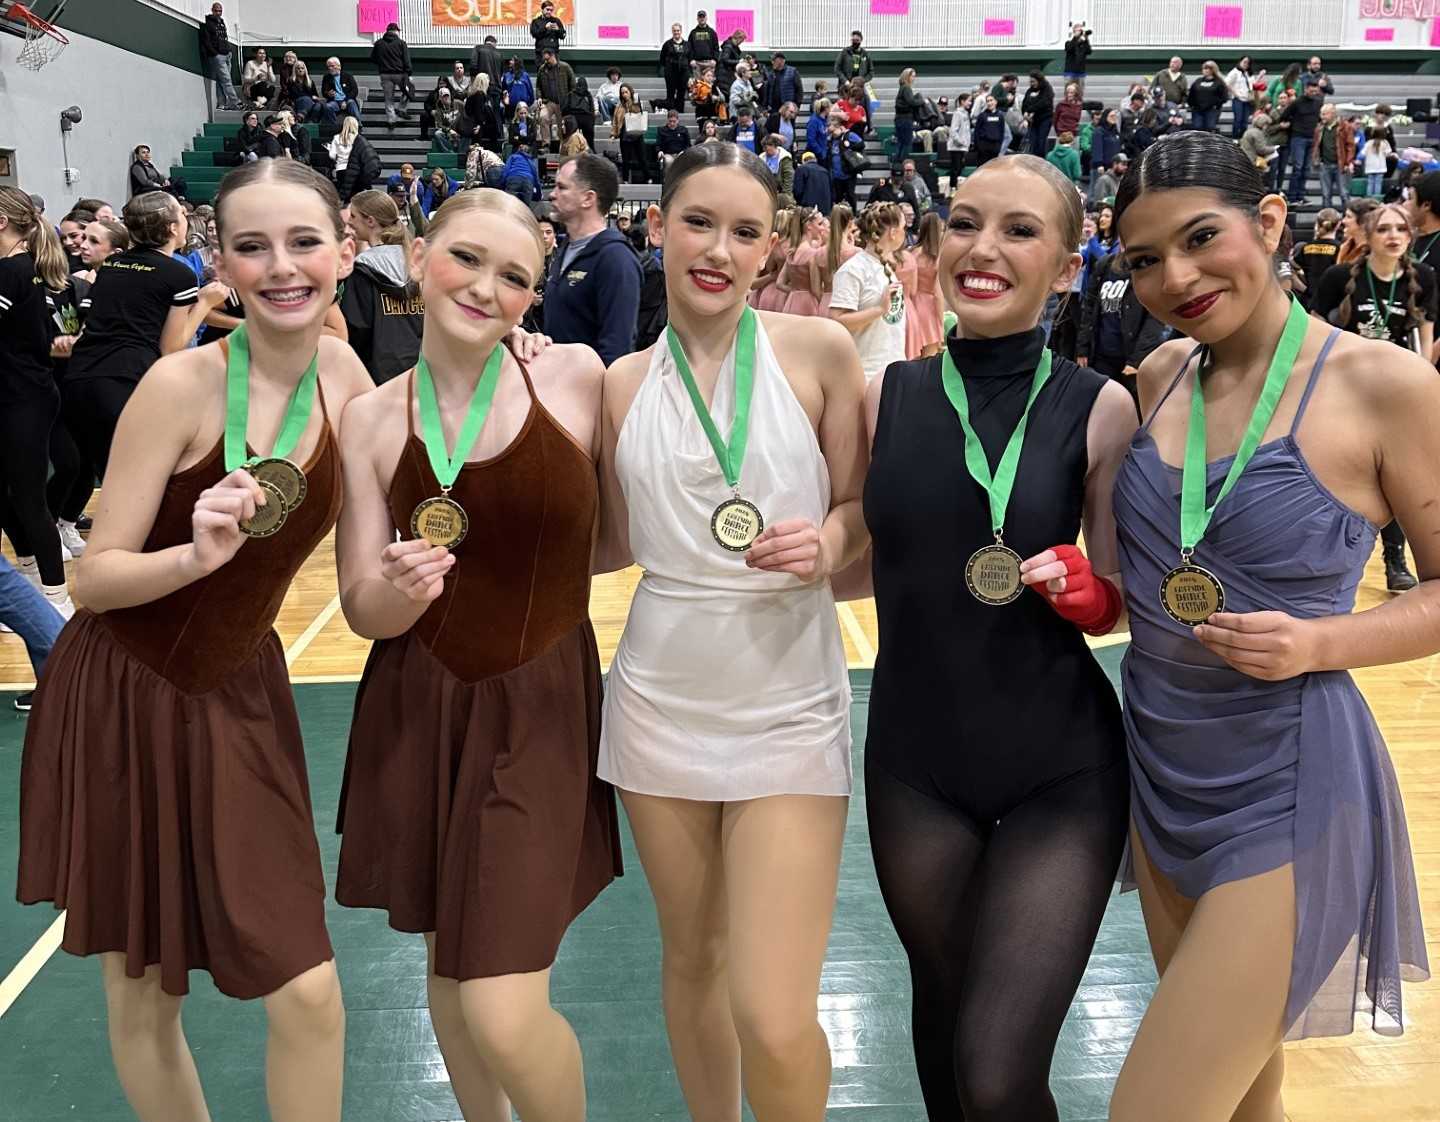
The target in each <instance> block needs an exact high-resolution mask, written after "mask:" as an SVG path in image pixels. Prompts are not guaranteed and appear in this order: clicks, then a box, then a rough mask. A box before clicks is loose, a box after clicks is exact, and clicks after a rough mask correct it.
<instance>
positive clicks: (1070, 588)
mask: <svg viewBox="0 0 1440 1122" xmlns="http://www.w3.org/2000/svg"><path fill="white" fill-rule="evenodd" d="M1051 549H1052V550H1053V551H1054V553H1055V557H1056V559H1057V560H1059V561H1063V562H1065V591H1064V592H1062V593H1060V594H1059V595H1058V596H1056V595H1053V594H1051V593H1050V592H1048V591H1046V592H1045V599H1046V600H1048V601H1049V602H1050V606H1051V607H1052V608H1054V609H1055V611H1056V612H1057V613H1058V614H1059V615H1060V616H1061V617H1062V618H1063V619H1068V620H1069V621H1070V622H1071V623H1073V624H1074V625H1075V626H1076V627H1078V628H1079V629H1080V630H1081V631H1083V632H1085V633H1086V634H1087V635H1104V634H1105V633H1106V632H1108V631H1109V630H1110V629H1111V628H1112V627H1114V626H1115V621H1116V620H1117V619H1119V618H1120V613H1121V611H1123V610H1124V607H1125V602H1124V600H1123V599H1122V597H1121V596H1120V590H1119V589H1118V588H1116V587H1115V586H1114V585H1113V584H1112V583H1111V582H1110V581H1108V580H1106V579H1105V578H1104V577H1097V576H1096V575H1095V571H1094V570H1093V569H1092V568H1091V567H1090V559H1089V558H1088V557H1086V556H1085V555H1084V554H1083V553H1081V552H1080V551H1079V550H1078V549H1076V548H1075V547H1074V546H1073V545H1056V546H1051Z"/></svg>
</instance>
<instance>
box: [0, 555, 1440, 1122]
mask: <svg viewBox="0 0 1440 1122" xmlns="http://www.w3.org/2000/svg"><path fill="white" fill-rule="evenodd" d="M333 561H334V558H333V552H332V546H331V543H330V542H329V541H327V542H326V544H325V545H324V546H323V547H322V548H321V549H320V550H319V551H318V552H317V553H316V554H315V556H314V557H313V558H312V559H311V560H310V561H309V563H308V564H307V565H306V566H305V568H304V570H303V571H302V573H301V574H300V576H299V579H298V580H297V581H296V583H295V585H294V587H293V589H292V590H291V593H290V595H289V596H288V598H287V599H286V601H285V605H284V608H283V610H282V611H281V614H280V618H279V620H278V623H277V630H278V631H279V634H280V637H281V639H282V640H283V642H284V643H285V646H286V649H287V652H288V655H289V659H290V663H291V673H292V675H293V677H294V681H295V683H296V697H297V702H298V706H299V710H300V715H301V720H302V724H303V726H304V730H305V738H306V747H307V754H308V757H309V762H310V772H311V782H312V791H313V796H314V801H315V818H316V829H317V831H318V832H319V835H320V838H321V843H322V849H323V853H324V858H325V864H326V875H327V878H329V880H330V881H331V883H332V884H333V878H334V874H335V862H336V855H337V851H338V844H337V839H336V837H335V835H334V832H333V827H334V810H335V801H336V797H337V795H338V790H339V778H340V769H341V767H342V764H343V759H344V751H345V737H346V733H347V729H348V725H349V717H350V706H351V704H352V701H353V696H354V682H355V681H356V680H357V679H358V676H359V673H360V670H361V668H362V666H363V664H364V659H365V654H366V650H367V646H368V644H367V643H366V642H365V641H363V640H361V639H359V638H357V637H356V636H354V635H352V634H351V633H350V631H349V630H348V629H347V628H346V626H345V621H344V618H343V616H342V615H341V614H340V611H339V601H338V599H337V597H336V584H335V573H334V564H333ZM638 575H639V574H638V571H637V570H630V571H628V572H625V573H619V574H613V575H610V576H606V577H603V578H600V579H597V580H596V582H595V586H594V590H593V593H592V597H591V611H592V616H593V618H594V622H595V628H596V632H597V634H598V636H599V642H600V649H601V655H602V659H603V661H604V662H605V663H606V665H608V663H609V659H610V657H611V655H612V654H613V652H614V649H615V646H616V644H617V642H618V641H619V638H620V633H621V630H622V628H623V626H624V622H625V613H626V610H627V608H628V605H629V602H630V596H631V593H632V591H633V589H634V586H635V582H636V580H637V579H638ZM1385 597H1386V593H1385V591H1384V581H1383V573H1382V571H1381V568H1380V563H1379V554H1378V552H1377V554H1376V557H1375V558H1374V559H1372V562H1371V565H1370V568H1369V570H1368V571H1367V573H1366V577H1365V581H1364V583H1363V584H1362V586H1361V589H1360V598H1359V607H1360V608H1362V609H1363V608H1368V607H1373V606H1374V605H1376V604H1378V603H1380V602H1381V601H1382V600H1383V599H1384V598H1385ZM839 615H840V622H841V625H842V628H841V630H842V634H843V635H844V638H845V649H846V656H847V659H848V661H849V665H850V668H851V677H852V682H853V685H854V693H855V706H854V711H853V715H854V725H855V742H856V749H855V762H856V767H855V775H856V781H857V785H856V796H855V798H854V799H853V800H852V804H851V810H850V820H849V827H848V831H847V835H846V845H845V852H844V865H843V868H842V873H841V883H840V897H839V903H838V906H837V909H836V915H835V924H834V931H833V934H832V937H831V940H830V948H829V954H828V958H827V962H826V967H825V973H824V980H823V986H822V993H821V998H820V1016H821V1020H822V1023H823V1024H824V1027H825V1029H826V1031H827V1033H828V1034H829V1038H830V1043H831V1048H832V1052H833V1056H834V1079H833V1083H832V1091H831V1098H830V1110H829V1112H828V1115H827V1117H828V1118H829V1119H830V1120H832V1122H833V1120H837V1119H840V1120H845V1122H862V1120H863V1122H923V1120H924V1118H925V1113H924V1110H923V1107H922V1106H921V1105H920V1094H919V1088H918V1085H917V1083H916V1080H915V1075H914V1068H913V1063H912V1059H911V1047H910V1041H909V1025H908V1016H909V982H908V974H907V971H906V968H905V962H904V958H903V954H902V953H901V950H900V947H899V944H898V943H897V942H896V940H895V937H894V934H893V932H892V930H891V928H890V926H889V922H888V919H887V917H886V915H885V909H884V905H883V903H882V901H881V899H880V895H879V890H878V888H877V886H876V883H875V876H874V869H873V866H872V864H871V861H870V855H869V849H868V842H867V839H866V831H865V807H864V792H863V787H862V785H861V777H862V775H863V770H864V769H863V767H862V766H861V759H862V752H863V744H864V732H865V717H866V711H867V708H868V699H869V677H870V675H869V670H870V668H871V667H872V666H873V665H874V658H875V648H876V643H877V637H876V625H875V612H874V604H873V602H871V601H862V602H857V603H854V604H847V605H841V606H840V608H839ZM1125 641H1126V637H1125V636H1119V637H1116V636H1110V637H1107V638H1106V639H1104V640H1100V641H1098V642H1097V643H1096V646H1097V647H1098V650H1097V657H1098V658H1099V659H1100V660H1101V662H1102V663H1103V664H1104V665H1105V667H1106V669H1107V672H1109V674H1110V676H1111V679H1112V681H1114V680H1115V678H1116V671H1117V668H1118V665H1119V661H1120V658H1121V656H1122V655H1123V652H1124V645H1125ZM1437 676H1440V656H1436V657H1434V658H1430V659H1426V660H1422V661H1418V662H1413V663H1408V664H1404V665H1400V666H1393V667H1384V668H1380V669H1374V670H1366V671H1362V672H1359V673H1358V674H1357V675H1356V677H1357V678H1358V680H1359V682H1360V684H1361V687H1362V689H1363V690H1364V693H1365V695H1366V697H1367V698H1368V700H1369V702H1370V705H1371V706H1372V708H1373V709H1374V710H1375V713H1376V716H1377V717H1378V719H1379V722H1380V725H1381V728H1382V729H1383V730H1384V733H1385V736H1386V738H1387V740H1388V742H1389V745H1390V751H1391V753H1392V756H1393V758H1394V761H1395V767H1396V771H1397V772H1398V774H1399V777H1400V782H1401V786H1402V788H1403V790H1404V795H1405V803H1406V808H1407V811H1408V816H1409V823H1410V836H1411V839H1412V841H1413V844H1414V848H1415V854H1416V864H1417V867H1418V872H1419V876H1420V894H1421V900H1422V904H1423V905H1424V906H1425V912H1426V920H1427V923H1426V932H1427V939H1428V944H1429V951H1430V957H1431V961H1432V962H1436V963H1440V752H1437V751H1436V747H1437V740H1440V683H1437ZM30 680H31V676H30V670H29V665H28V663H27V662H26V659H25V653H24V648H23V646H22V645H21V643H20V641H19V640H18V638H16V637H15V636H13V635H0V706H3V710H0V789H3V791H4V797H5V799H6V800H7V801H8V805H9V808H10V810H9V812H7V813H0V879H3V878H10V877H12V876H13V870H14V867H15V854H16V848H17V837H16V834H17V828H16V814H15V809H14V808H15V805H16V802H15V799H16V795H15V791H16V787H17V784H18V774H19V760H20V747H21V743H22V741H23V738H24V727H25V718H24V717H23V716H22V715H20V714H17V713H14V712H13V711H12V710H11V707H10V697H11V693H9V692H4V691H15V690H18V689H24V688H28V686H29V682H30ZM625 850H626V863H627V873H626V876H625V877H624V878H622V879H621V880H619V881H617V882H616V883H615V884H613V885H612V886H611V887H610V888H608V889H607V890H606V891H605V892H604V893H603V894H602V895H601V897H600V899H599V900H598V901H597V902H596V903H595V904H594V905H593V906H592V907H591V908H590V909H589V910H588V911H587V912H586V914H585V915H583V916H582V917H581V918H580V920H579V921H577V923H576V924H575V926H574V927H573V928H572V930H571V932H570V935H569V936H568V938H567V940H566V942H565V945H564V947H563V948H562V951H561V956H560V959H559V961H558V963H557V965H556V970H555V974H554V996H555V1000H556V1002H557V1005H558V1007H559V1008H560V1009H561V1010H562V1011H563V1012H564V1013H565V1015H566V1016H567V1017H569V1019H570V1020H571V1022H572V1024H574V1025H575V1028H576V1031H577V1032H578V1034H579V1036H580V1039H581V1044H582V1047H583V1049H584V1052H585V1058H586V1073H587V1082H588V1085H589V1092H590V1109H589V1117H590V1118H591V1119H594V1120H597V1122H609V1120H615V1122H620V1120H622V1119H623V1120H625V1122H638V1120H641V1119H655V1120H665V1122H682V1120H684V1119H685V1118H687V1117H688V1116H687V1115H686V1113H685V1110H684V1104H683V1101H682V1099H681V1097H680V1094H679V1091H678V1089H677V1087H676V1084H675V1078H674V1071H673V1068H672V1066H671V1064H670V1059H669V1054H668V1050H667V1047H666V1043H665V1035H664V1025H663V1021H662V1019H661V1015H660V1007H659V982H658V974H657V969H658V962H659V945H658V937H657V934H656V928H655V919H654V910H653V906H652V904H651V901H650V897H649V893H648V890H647V889H646V887H645V884H644V878H643V874H642V873H641V870H640V865H639V861H638V859H637V858H636V855H635V851H634V847H633V845H632V844H631V841H630V837H629V834H628V831H627V832H626V834H625ZM10 883H13V881H12V882H10ZM5 895H6V896H7V897H8V896H9V892H8V891H7V892H6V893H5ZM329 918H330V925H331V933H332V937H333V940H334V943H335V947H336V954H337V961H338V964H339V969H340V974H341V981H342V985H343V987H344V990H345V997H346V1007H347V1010H348V1036H347V1075H346V1080H347V1081H346V1103H345V1117H346V1119H353V1120H356V1122H411V1120H413V1122H453V1120H458V1119H460V1112H459V1109H458V1108H457V1107H456V1105H455V1100H454V1098H453V1096H452V1095H451V1093H450V1089H449V1084H448V1082H447V1077H446V1073H445V1068H444V1064H443V1062H442V1061H441V1058H440V1055H439V1052H438V1050H437V1049H436V1047H435V1043H434V1038H433V1035H432V1033H431V1031H430V1025H429V1020H428V1017H427V1015H426V1013H425V996H424V995H425V984H424V971H425V961H424V952H423V948H422V947H421V944H420V941H419V940H418V939H417V938H415V937H411V936H402V935H398V934H396V933H395V932H392V931H390V930H389V928H388V927H386V926H385V924H384V922H383V920H382V919H381V917H380V915H379V914H378V913H374V912H357V911H350V910H347V909H340V908H336V907H334V906H333V904H332V906H331V909H330V917H329ZM61 922H63V919H57V918H56V915H55V913H54V912H52V911H49V910H48V909H45V908H21V907H20V906H18V905H17V904H14V903H13V902H3V901H0V976H4V981H3V982H0V1119H3V1120H5V1122H58V1120H59V1119H68V1120H75V1119H80V1120H83V1122H112V1120H113V1122H120V1120H124V1119H129V1118H131V1115H130V1114H129V1112H128V1108H127V1107H126V1105H125V1103H124V1099H123V1096H122V1094H121V1091H120V1088H119V1085H118V1083H117V1081H116V1079H115V1076H114V1073H113V1070H112V1068H111V1065H110V1062H109V1054H108V1047H107V1042H106V1034H105V1021H104V1004H103V1000H102V997H101V993H100V985H99V976H98V969H97V967H96V965H95V964H94V963H92V962H89V961H84V960H80V959H75V958H72V957H71V956H69V955H66V954H64V953H63V952H58V953H57V952H55V950H54V948H55V946H56V945H57V944H58V941H59V935H60V931H61V927H60V924H61ZM191 985H192V995H191V998H190V1000H189V1002H188V1003H187V1006H186V1031H187V1034H188V1036H189V1039H190V1041H191V1044H192V1047H193V1048H194V1050H195V1052H196V1055H197V1057H198V1061H199V1066H200V1072H201V1078H202V1080H203V1081H204V1083H205V1086H206V1089H207V1094H208V1097H209V1101H210V1106H211V1110H212V1114H213V1116H214V1117H215V1118H216V1119H217V1120H222V1119H223V1120H240V1119H245V1120H253V1119H263V1118H264V1117H265V1116H266V1113H265V1107H264V1097H263V1093H264V1092H263V1080H264V1076H263V1028H264V1025H263V1014H262V1010H261V1008H260V1005H259V1003H258V1002H247V1003H240V1002H234V1001H230V1000H228V999H224V998H222V997H220V996H219V995H218V994H217V993H216V992H215V990H214V989H213V987H212V986H211V985H210V983H209V980H208V978H207V977H205V976H204V975H202V974H198V973H197V974H194V975H192V980H191ZM1153 986H1154V970H1153V968H1152V967H1151V964H1150V959H1149V955H1148V952H1147V948H1146V944H1145V939H1144V928H1143V924H1142V923H1141V921H1140V916H1139V908H1138V906H1137V903H1136V899H1135V897H1134V895H1133V894H1131V895H1127V896H1124V897H1120V896H1117V897H1115V898H1114V899H1113V900H1112V902H1111V906H1110V909H1109V912H1108V914H1107V916H1106V920H1105V923H1104V926H1103V927H1102V930H1101V934H1100V938H1099V940H1098V942H1097V944H1096V947H1095V951H1094V954H1093V956H1092V958H1091V962H1090V966H1089V969H1088V971H1087V973H1086V975H1085V978H1084V980H1083V982H1082V984H1081V987H1080V990H1079V992H1078V993H1077V995H1076V998H1075V1002H1074V1004H1073V1006H1072V1009H1071V1012H1070V1017H1069V1019H1068V1021H1067V1023H1066V1026H1065V1030H1064V1032H1063V1033H1062V1036H1061V1040H1060V1046H1059V1050H1058V1052H1057V1056H1056V1061H1055V1065H1054V1068H1053V1071H1052V1080H1051V1083H1052V1087H1053V1088H1054V1091H1055V1095H1056V1099H1057V1101H1058V1102H1059V1104H1060V1111H1061V1116H1062V1118H1064V1119H1065V1120H1066V1122H1090V1120H1099V1119H1104V1118H1105V1116H1106V1103H1107V1101H1108V1098H1109V1094H1110V1089H1111V1086H1112V1085H1113V1082H1114V1079H1115V1076H1116V1074H1117V1073H1118V1071H1119V1069H1120V1064H1121V1062H1122V1061H1123V1058H1124V1055H1125V1051H1126V1049H1127V1047H1128V1045H1129V1041H1130V1038H1131V1037H1132V1036H1133V1034H1134V1031H1135V1028H1136V1025H1137V1024H1138V1023H1139V1017H1140V1015H1141V1013H1142V1012H1143V1009H1144V1006H1145V1002H1146V1000H1147V999H1148V997H1149V995H1150V993H1151V991H1152V989H1153ZM1405 1008H1406V1014H1407V1021H1408V1025H1407V1030H1406V1034H1405V1035H1404V1036H1403V1037H1401V1038H1398V1039H1386V1038H1381V1037H1378V1036H1375V1035H1373V1034H1371V1033H1369V1032H1357V1033H1355V1034H1353V1035H1351V1036H1347V1037H1338V1038H1334V1039H1329V1040H1322V1041H1309V1042H1305V1043H1304V1044H1301V1045H1297V1046H1293V1047H1291V1048H1290V1050H1289V1054H1288V1067H1287V1077H1286V1106H1287V1115H1288V1118H1289V1119H1291V1120H1293V1122H1369V1120H1374V1122H1382V1120H1383V1122H1437V1120H1440V983H1432V984H1428V985H1420V986H1412V987H1409V988H1407V990H1406V993H1405ZM996 1015H997V1016H1002V1015H1003V1010H997V1011H996ZM1235 1015H1236V1016H1237V1017H1240V1016H1243V1015H1244V1010H1243V1009H1237V1010H1236V1011H1235ZM748 1117H749V1115H748V1113H747V1118H748ZM1157 1122H1161V1120H1157ZM1217 1122H1218V1120H1217Z"/></svg>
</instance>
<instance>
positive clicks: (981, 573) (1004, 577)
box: [965, 542, 1025, 607]
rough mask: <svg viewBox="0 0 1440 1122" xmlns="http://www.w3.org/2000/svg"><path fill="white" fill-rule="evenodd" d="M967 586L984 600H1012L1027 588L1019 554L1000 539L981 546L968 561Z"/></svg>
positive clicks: (994, 602) (1004, 602) (997, 602)
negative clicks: (1021, 576) (1022, 579)
mask: <svg viewBox="0 0 1440 1122" xmlns="http://www.w3.org/2000/svg"><path fill="white" fill-rule="evenodd" d="M965 587H967V588H968V589H970V595H972V596H974V597H975V599H977V600H979V601H980V602H981V603H982V604H991V605H994V606H997V607H998V606H999V605H1001V604H1008V603H1010V602H1011V601H1012V600H1015V599H1016V598H1017V597H1018V596H1019V595H1020V593H1021V592H1023V591H1024V590H1025V585H1024V584H1023V583H1022V582H1021V580H1020V555H1019V554H1018V553H1016V552H1015V551H1014V550H1013V549H1011V548H1010V547H1009V546H1008V545H1004V544H1003V543H1001V542H996V543H995V544H994V545H987V546H982V547H981V548H979V549H977V550H976V551H975V552H974V553H972V554H971V555H970V560H969V561H967V562H965Z"/></svg>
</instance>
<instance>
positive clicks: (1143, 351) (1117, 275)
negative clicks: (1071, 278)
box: [1075, 253, 1165, 367]
mask: <svg viewBox="0 0 1440 1122" xmlns="http://www.w3.org/2000/svg"><path fill="white" fill-rule="evenodd" d="M1122 280H1123V281H1124V282H1125V292H1124V295H1123V296H1122V297H1121V303H1120V337H1121V341H1122V344H1123V346H1124V348H1125V349H1124V353H1123V354H1122V355H1121V357H1122V358H1123V359H1124V361H1125V365H1127V366H1136V367H1138V366H1139V365H1140V364H1141V363H1142V362H1144V361H1145V359H1146V357H1147V356H1148V355H1149V354H1150V352H1151V351H1153V350H1154V349H1155V348H1156V347H1158V346H1159V345H1160V344H1161V343H1163V342H1164V341H1165V325H1164V324H1163V323H1162V322H1160V320H1158V319H1156V318H1155V317H1154V316H1152V315H1151V314H1150V313H1149V312H1147V311H1146V310H1145V305H1144V304H1142V303H1140V298H1139V297H1138V296H1136V295H1135V286H1134V285H1133V284H1131V283H1130V276H1129V274H1128V273H1127V272H1126V271H1125V268H1124V263H1123V262H1122V261H1121V260H1120V255H1119V254H1118V253H1112V254H1110V255H1109V256H1108V257H1105V258H1102V259H1101V260H1100V262H1099V264H1097V265H1096V266H1095V267H1094V268H1092V269H1091V270H1090V283H1089V284H1088V285H1087V286H1086V288H1085V303H1084V305H1083V306H1082V307H1081V309H1080V332H1079V334H1078V335H1077V336H1076V339H1075V357H1076V358H1089V357H1090V356H1091V355H1092V354H1097V353H1099V352H1098V346H1099V339H1098V335H1099V331H1100V314H1101V311H1100V298H1101V288H1102V287H1103V286H1104V285H1105V283H1106V282H1107V281H1116V282H1119V281H1122Z"/></svg>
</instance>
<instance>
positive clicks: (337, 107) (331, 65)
mask: <svg viewBox="0 0 1440 1122" xmlns="http://www.w3.org/2000/svg"><path fill="white" fill-rule="evenodd" d="M320 98H321V101H322V103H323V104H322V108H321V113H322V114H323V115H324V119H325V122H326V123H327V124H331V125H333V124H335V122H336V121H338V120H339V119H340V118H341V117H342V116H349V117H354V118H355V119H356V120H357V121H358V120H359V119H360V87H359V85H358V84H357V83H356V81H355V78H354V76H353V75H350V74H347V73H345V71H344V70H343V69H341V67H340V60H339V59H338V58H334V57H331V58H327V59H326V60H325V77H324V78H322V79H320Z"/></svg>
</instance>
